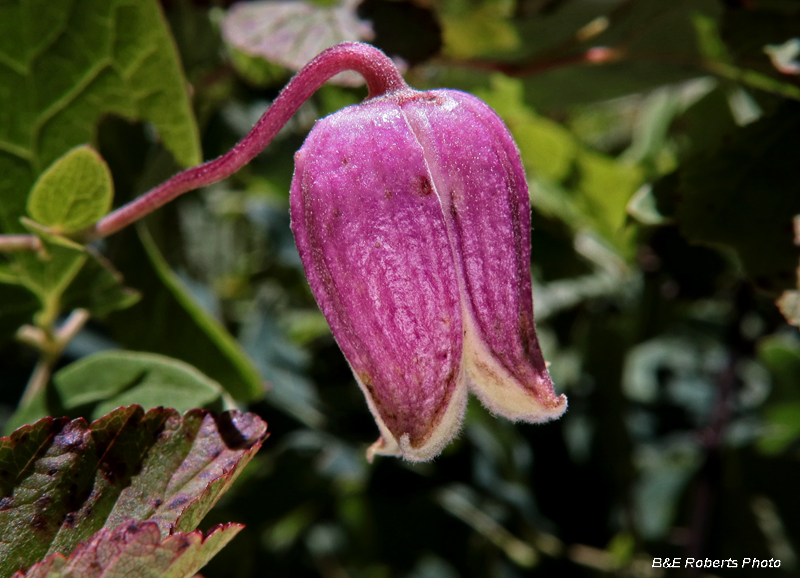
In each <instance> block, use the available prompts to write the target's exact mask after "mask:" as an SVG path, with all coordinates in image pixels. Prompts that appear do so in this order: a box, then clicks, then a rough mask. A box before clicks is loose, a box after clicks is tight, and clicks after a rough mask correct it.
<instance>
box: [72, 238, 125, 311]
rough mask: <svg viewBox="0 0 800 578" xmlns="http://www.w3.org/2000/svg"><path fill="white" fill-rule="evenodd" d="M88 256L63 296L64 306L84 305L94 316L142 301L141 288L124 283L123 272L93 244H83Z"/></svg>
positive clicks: (75, 306)
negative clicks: (139, 290) (138, 289)
mask: <svg viewBox="0 0 800 578" xmlns="http://www.w3.org/2000/svg"><path fill="white" fill-rule="evenodd" d="M84 250H85V251H86V253H87V255H88V256H89V258H88V259H87V260H86V263H84V265H83V267H82V268H81V270H80V271H79V272H78V274H77V275H76V276H75V279H74V280H73V281H72V283H70V285H69V287H67V290H66V291H64V295H63V297H62V305H63V308H64V309H67V310H69V309H76V308H78V307H82V308H84V309H88V310H89V311H90V312H91V314H92V316H93V317H96V318H103V317H105V316H107V315H108V314H109V313H111V312H112V311H118V310H120V309H127V308H128V307H131V306H132V305H134V304H135V303H137V302H138V301H139V299H140V298H141V295H140V294H139V292H138V291H136V290H134V289H131V288H129V287H125V286H124V285H123V281H124V280H123V278H122V274H120V272H119V271H117V270H116V268H115V267H114V266H113V265H112V264H111V262H110V261H109V260H108V259H106V258H105V257H103V255H101V254H100V253H98V252H97V251H96V250H95V249H93V248H92V247H84Z"/></svg>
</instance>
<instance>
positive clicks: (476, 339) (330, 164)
mask: <svg viewBox="0 0 800 578" xmlns="http://www.w3.org/2000/svg"><path fill="white" fill-rule="evenodd" d="M291 213H292V229H293V231H294V234H295V239H296V241H297V247H298V249H299V251H300V257H301V259H302V261H303V265H304V267H305V270H306V274H307V275H308V280H309V283H310V285H311V288H312V290H313V292H314V295H315V297H316V299H317V302H318V303H319V305H320V307H321V309H322V311H323V313H324V314H325V317H326V318H327V319H328V322H329V324H330V326H331V329H332V331H333V335H334V337H335V338H336V341H337V342H338V343H339V346H340V347H341V348H342V351H343V352H344V355H345V357H346V358H347V360H348V362H349V363H350V366H351V367H352V369H353V373H354V374H355V377H356V381H357V382H358V384H359V386H360V387H361V389H362V390H363V391H364V395H365V396H366V398H367V404H368V405H369V408H370V410H371V411H372V413H373V415H374V416H375V420H376V421H377V423H378V428H379V429H380V433H381V437H380V439H379V440H378V441H377V442H376V443H375V444H373V446H372V447H371V448H370V450H369V452H368V456H369V457H370V458H371V457H372V456H373V455H375V454H385V455H399V456H403V457H404V458H406V459H408V460H412V461H423V460H429V459H431V458H433V457H435V456H436V455H437V454H438V453H439V452H440V451H441V450H442V448H443V446H444V445H445V444H446V443H447V442H449V441H450V440H451V439H452V438H453V436H455V435H456V433H457V432H458V429H459V427H460V425H461V421H462V419H463V415H464V410H465V408H466V401H467V391H472V392H473V393H475V395H477V396H478V398H479V399H480V400H481V401H482V402H483V404H484V405H485V406H486V407H487V408H488V409H489V410H490V411H491V412H493V413H495V414H499V415H502V416H504V417H506V418H509V419H511V420H515V421H517V420H518V421H526V422H543V421H547V420H550V419H554V418H557V417H559V416H560V415H561V414H563V413H564V411H565V410H566V407H567V399H566V397H565V396H564V395H561V396H557V395H556V394H555V393H554V391H553V385H552V382H551V380H550V376H549V374H548V372H547V369H546V365H545V361H544V359H543V358H542V352H541V350H540V348H539V342H538V339H537V337H536V332H535V330H534V325H533V300H532V295H531V274H530V255H531V242H530V208H529V201H528V187H527V184H526V181H525V173H524V171H523V168H522V162H521V160H520V155H519V151H518V149H517V147H516V145H515V144H514V141H513V139H512V138H511V135H510V134H509V132H508V130H507V129H506V127H505V125H504V124H503V122H502V120H500V118H499V117H498V116H497V115H496V114H495V113H494V112H493V111H492V110H491V109H490V108H489V107H488V106H487V105H486V104H485V103H483V102H482V101H480V100H479V99H477V98H475V97H473V96H471V95H469V94H466V93H462V92H458V91H452V90H435V91H431V92H417V91H413V90H411V89H408V90H404V91H401V92H395V93H391V94H388V95H385V96H381V97H378V98H373V99H371V100H368V101H366V102H365V103H363V104H359V105H356V106H351V107H349V108H346V109H344V110H341V111H339V112H337V113H335V114H332V115H330V116H328V117H327V118H324V119H322V120H320V121H319V122H317V124H316V126H315V127H314V129H313V130H312V131H311V133H310V134H309V136H308V138H307V139H306V141H305V143H304V144H303V147H302V148H301V149H300V151H299V152H298V153H297V154H296V155H295V173H294V180H293V182H292V191H291Z"/></svg>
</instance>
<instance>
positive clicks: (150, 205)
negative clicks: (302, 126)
mask: <svg viewBox="0 0 800 578" xmlns="http://www.w3.org/2000/svg"><path fill="white" fill-rule="evenodd" d="M345 70H355V71H356V72H358V73H359V74H361V75H362V76H363V77H364V79H365V80H366V81H367V88H368V89H369V97H370V98H375V97H378V96H382V95H385V94H390V93H394V92H398V91H402V90H410V89H409V88H408V85H407V84H406V83H405V81H404V80H403V77H402V76H401V75H400V73H399V72H398V70H397V68H396V67H395V66H394V63H393V62H392V61H391V60H390V59H389V58H388V57H387V56H386V55H385V54H384V53H383V52H381V51H380V50H378V49H377V48H374V47H372V46H369V45H368V44H362V43H358V42H347V43H342V44H338V45H337V46H334V47H333V48H329V49H328V50H325V51H324V52H322V53H321V54H319V55H318V56H317V57H316V58H314V60H312V61H311V62H309V63H308V64H307V65H306V66H304V67H303V69H302V70H300V72H298V73H297V74H296V75H295V76H294V77H293V78H292V79H291V80H290V81H289V84H287V85H286V87H285V88H284V89H283V90H282V91H281V93H280V94H279V95H278V97H277V98H276V99H275V101H274V102H273V103H272V106H270V107H269V109H268V110H267V111H266V112H265V113H264V114H263V115H262V117H261V118H260V119H259V120H258V122H257V123H256V125H255V126H254V127H253V128H252V130H251V131H250V132H249V133H247V135H246V136H245V137H244V138H243V139H242V140H241V141H239V143H237V144H236V146H234V147H233V148H232V149H231V150H230V151H228V152H227V153H225V154H224V155H222V156H221V157H219V158H216V159H214V160H212V161H208V162H206V163H203V164H202V165H198V166H196V167H192V168H190V169H187V170H185V171H183V172H181V173H178V174H177V175H175V176H174V177H172V178H171V179H169V180H167V181H166V182H164V183H162V184H160V185H158V186H157V187H155V188H153V189H151V190H150V191H148V192H147V193H145V194H144V195H142V196H140V197H139V198H137V199H135V200H133V201H131V202H130V203H128V204H127V205H124V206H123V207H120V208H119V209H117V210H115V211H113V212H111V213H109V214H108V215H106V216H105V217H104V218H103V219H101V220H100V221H98V222H97V223H96V224H95V225H94V226H93V227H92V228H91V229H90V230H88V231H87V232H86V233H85V240H88V241H91V240H93V239H99V238H101V237H106V236H108V235H111V234H112V233H116V232H117V231H119V230H120V229H122V228H123V227H126V226H127V225H130V224H131V223H133V222H135V221H137V220H139V219H141V218H142V217H143V216H145V215H147V214H148V213H150V212H152V211H154V210H155V209H157V208H159V207H161V206H162V205H164V204H166V203H168V202H170V201H171V200H173V199H175V198H176V197H178V196H180V195H182V194H183V193H186V192H189V191H191V190H194V189H197V188H199V187H203V186H206V185H210V184H212V183H215V182H217V181H219V180H222V179H224V178H225V177H228V176H230V175H231V174H233V173H235V172H236V171H238V170H239V169H240V168H242V167H243V166H244V165H246V164H247V163H248V162H250V161H251V160H252V159H253V157H255V156H256V155H257V154H258V153H260V152H261V151H262V150H263V149H264V147H266V146H267V145H268V144H269V143H270V141H271V140H272V139H273V138H274V137H275V135H276V134H278V131H279V130H280V129H281V128H282V127H283V125H285V124H286V122H287V121H288V120H289V119H290V118H291V117H292V115H293V114H294V113H295V112H296V111H297V109H298V108H300V106H301V105H302V104H303V103H304V102H305V101H306V100H308V99H309V97H311V95H312V94H314V92H315V91H316V90H317V89H318V88H319V87H321V86H322V85H323V84H325V82H326V81H327V80H328V79H329V78H331V77H332V76H334V75H336V74H338V73H339V72H342V71H345Z"/></svg>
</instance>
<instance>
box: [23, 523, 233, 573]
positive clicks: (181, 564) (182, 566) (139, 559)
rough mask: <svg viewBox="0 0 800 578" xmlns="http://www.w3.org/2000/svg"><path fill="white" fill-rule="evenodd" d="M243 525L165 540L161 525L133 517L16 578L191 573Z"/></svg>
mask: <svg viewBox="0 0 800 578" xmlns="http://www.w3.org/2000/svg"><path fill="white" fill-rule="evenodd" d="M242 528H244V526H242V525H241V524H225V525H220V526H216V527H215V528H213V529H212V530H211V531H210V532H209V533H208V535H207V536H205V537H203V533H202V532H201V531H200V530H197V531H196V532H192V533H190V534H184V533H182V532H178V533H175V534H172V535H171V536H168V537H166V538H164V539H163V540H162V539H161V534H160V532H159V530H158V525H157V524H155V523H152V522H144V523H139V522H127V523H125V524H122V525H120V526H118V527H117V528H115V529H113V530H109V529H107V528H103V529H102V530H100V531H99V532H97V533H96V534H95V535H94V536H92V538H91V539H90V540H88V541H87V542H84V543H82V544H80V545H79V546H78V547H77V548H76V549H75V551H74V552H73V553H72V554H70V555H69V556H68V557H64V556H63V555H61V554H54V555H52V556H50V557H49V558H47V559H46V560H43V561H42V562H39V563H37V564H34V565H33V567H32V568H31V569H30V570H28V571H27V572H24V573H23V572H17V573H16V574H14V576H13V578H129V577H130V576H141V577H152V578H191V577H192V576H194V574H195V572H197V571H198V570H200V568H202V567H203V566H205V565H206V564H207V563H208V561H209V560H210V559H211V558H212V556H214V554H216V553H217V552H219V550H220V549H222V548H223V547H224V546H225V544H227V543H228V542H230V541H231V539H233V537H234V536H236V534H238V533H239V530H241V529H242Z"/></svg>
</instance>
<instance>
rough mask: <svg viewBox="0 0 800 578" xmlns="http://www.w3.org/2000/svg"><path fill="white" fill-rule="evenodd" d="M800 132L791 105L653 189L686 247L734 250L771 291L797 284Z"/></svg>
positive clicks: (798, 113) (798, 108) (797, 111)
mask: <svg viewBox="0 0 800 578" xmlns="http://www.w3.org/2000/svg"><path fill="white" fill-rule="evenodd" d="M798 130H800V105H797V104H794V103H791V104H786V105H785V106H784V107H783V108H781V109H780V110H779V111H778V112H777V113H776V114H774V115H772V116H770V117H767V118H763V119H761V120H759V121H757V122H755V123H752V124H750V125H748V126H746V127H744V128H742V129H740V130H739V131H737V132H735V133H734V134H733V135H732V137H731V138H730V139H728V140H727V141H725V142H724V143H723V144H722V145H721V146H719V147H717V148H716V149H715V150H713V151H711V152H708V153H706V154H702V155H698V156H696V157H694V158H692V159H690V160H688V161H686V162H685V163H684V164H683V165H682V168H681V169H679V171H678V173H677V177H671V178H670V179H669V182H668V186H661V187H658V186H657V187H655V189H654V193H655V194H656V197H657V198H658V203H659V207H672V209H671V210H670V209H667V212H671V213H672V214H671V215H668V216H672V217H674V218H675V221H676V222H677V224H678V226H679V228H680V231H681V233H682V234H683V235H684V236H685V237H686V238H687V239H688V240H689V241H692V242H695V243H705V244H711V245H723V246H727V247H732V248H734V249H735V250H736V252H737V253H738V255H739V257H740V258H741V260H742V263H743V265H744V267H745V269H746V271H747V273H749V275H750V276H751V277H752V278H753V279H754V280H755V282H756V283H757V284H758V285H759V286H761V287H762V288H765V289H767V290H771V291H777V290H781V289H786V288H789V287H792V286H794V285H795V273H796V269H797V264H798V260H799V259H800V252H799V251H798V248H797V246H796V245H795V244H794V232H793V226H792V220H793V217H794V216H795V215H797V214H800V186H799V185H800V181H799V180H798V176H797V171H796V170H795V165H796V160H797V157H798V154H800V146H798V140H797V132H798Z"/></svg>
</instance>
